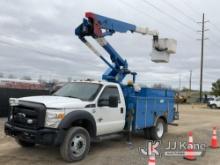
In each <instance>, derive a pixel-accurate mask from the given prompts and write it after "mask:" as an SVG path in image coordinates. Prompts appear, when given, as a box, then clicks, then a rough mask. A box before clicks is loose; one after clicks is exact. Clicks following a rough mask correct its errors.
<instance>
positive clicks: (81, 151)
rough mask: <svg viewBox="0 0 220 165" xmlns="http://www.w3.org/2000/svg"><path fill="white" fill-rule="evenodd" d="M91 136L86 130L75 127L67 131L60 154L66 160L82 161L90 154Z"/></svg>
mask: <svg viewBox="0 0 220 165" xmlns="http://www.w3.org/2000/svg"><path fill="white" fill-rule="evenodd" d="M89 148H90V136H89V133H88V131H87V130H86V129H84V128H82V127H73V128H70V129H69V130H68V131H67V134H66V136H65V138H64V141H63V143H62V144H61V146H60V154H61V156H62V157H63V159H64V160H66V161H68V162H74V161H79V160H82V159H83V158H84V157H85V156H86V155H87V154H88V152H89Z"/></svg>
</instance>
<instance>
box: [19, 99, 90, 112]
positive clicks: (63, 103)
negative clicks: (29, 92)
mask: <svg viewBox="0 0 220 165" xmlns="http://www.w3.org/2000/svg"><path fill="white" fill-rule="evenodd" d="M18 100H19V101H29V102H35V103H42V104H44V105H45V106H46V107H47V108H66V109H68V108H74V109H75V108H84V107H85V106H86V105H87V104H89V102H86V101H81V100H80V99H76V98H69V97H62V96H31V97H22V98H19V99H18Z"/></svg>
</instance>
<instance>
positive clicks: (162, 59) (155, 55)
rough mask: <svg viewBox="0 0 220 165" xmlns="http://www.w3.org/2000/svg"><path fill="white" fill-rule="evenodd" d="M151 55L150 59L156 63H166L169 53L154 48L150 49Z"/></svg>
mask: <svg viewBox="0 0 220 165" xmlns="http://www.w3.org/2000/svg"><path fill="white" fill-rule="evenodd" d="M150 56H151V61H153V62H156V63H168V62H169V58H170V55H169V53H167V52H166V51H163V52H159V51H156V50H154V49H153V50H152V52H151V53H150Z"/></svg>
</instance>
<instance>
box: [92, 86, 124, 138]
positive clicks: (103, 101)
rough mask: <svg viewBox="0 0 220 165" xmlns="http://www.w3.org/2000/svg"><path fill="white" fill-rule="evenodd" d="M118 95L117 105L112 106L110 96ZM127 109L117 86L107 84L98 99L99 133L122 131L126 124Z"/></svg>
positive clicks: (97, 120) (97, 118) (97, 119)
mask: <svg viewBox="0 0 220 165" xmlns="http://www.w3.org/2000/svg"><path fill="white" fill-rule="evenodd" d="M112 96H114V97H117V98H118V105H117V107H110V105H109V97H112ZM124 114H125V109H124V105H123V103H122V101H121V99H120V94H119V90H118V87H117V86H106V87H105V88H104V89H103V91H102V92H101V94H100V96H99V98H98V101H97V111H96V115H95V118H96V124H97V134H98V135H103V134H109V133H115V132H119V131H122V130H123V128H124V124H125V119H124V118H125V117H124V116H125V115H124Z"/></svg>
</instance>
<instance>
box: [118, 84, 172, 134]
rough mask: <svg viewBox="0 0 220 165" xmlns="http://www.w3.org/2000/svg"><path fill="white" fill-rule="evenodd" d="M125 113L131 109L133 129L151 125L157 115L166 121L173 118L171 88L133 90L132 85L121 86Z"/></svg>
mask: <svg viewBox="0 0 220 165" xmlns="http://www.w3.org/2000/svg"><path fill="white" fill-rule="evenodd" d="M122 89H123V93H124V97H125V102H126V108H127V113H130V112H129V111H133V117H134V119H133V124H132V126H133V130H138V129H143V128H148V127H152V126H153V125H154V124H155V121H157V118H158V117H164V119H166V120H167V123H172V122H173V121H174V120H175V108H174V104H175V101H174V95H175V92H174V91H173V90H167V89H153V88H142V89H141V91H140V92H135V91H134V88H133V87H132V86H122Z"/></svg>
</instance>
